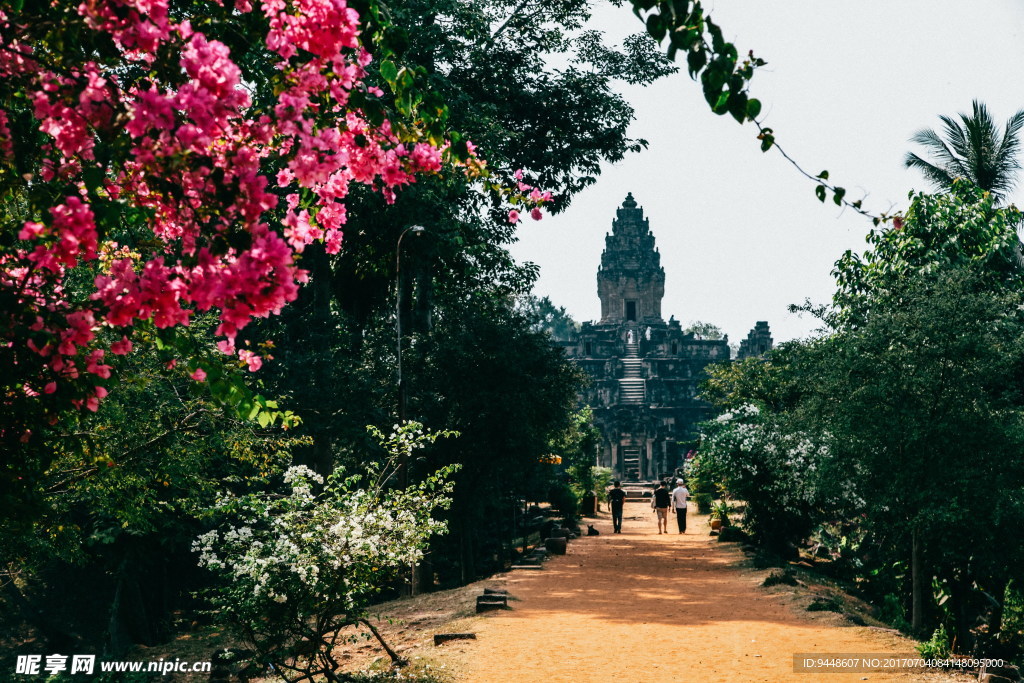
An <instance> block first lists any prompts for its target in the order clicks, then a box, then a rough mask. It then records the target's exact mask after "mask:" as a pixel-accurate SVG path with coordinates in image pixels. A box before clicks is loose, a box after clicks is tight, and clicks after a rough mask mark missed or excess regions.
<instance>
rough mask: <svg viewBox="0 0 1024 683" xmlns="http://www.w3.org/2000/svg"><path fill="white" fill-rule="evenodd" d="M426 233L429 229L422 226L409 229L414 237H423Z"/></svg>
mask: <svg viewBox="0 0 1024 683" xmlns="http://www.w3.org/2000/svg"><path fill="white" fill-rule="evenodd" d="M426 231H427V229H426V228H424V227H423V226H422V225H414V226H412V227H410V228H409V232H411V233H412V234H414V235H422V234H423V233H425V232H426Z"/></svg>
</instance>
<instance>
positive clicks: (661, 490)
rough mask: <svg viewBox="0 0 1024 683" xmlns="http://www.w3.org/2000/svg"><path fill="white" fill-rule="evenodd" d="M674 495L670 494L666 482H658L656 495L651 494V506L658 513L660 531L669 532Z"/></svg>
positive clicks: (661, 532) (662, 532)
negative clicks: (670, 510) (669, 518)
mask: <svg viewBox="0 0 1024 683" xmlns="http://www.w3.org/2000/svg"><path fill="white" fill-rule="evenodd" d="M671 498H672V496H670V495H669V492H668V489H667V488H665V482H663V481H662V482H658V488H656V489H655V490H654V495H653V496H651V508H652V509H653V510H654V512H655V513H656V514H657V515H658V533H659V534H667V533H668V508H669V506H670V505H671Z"/></svg>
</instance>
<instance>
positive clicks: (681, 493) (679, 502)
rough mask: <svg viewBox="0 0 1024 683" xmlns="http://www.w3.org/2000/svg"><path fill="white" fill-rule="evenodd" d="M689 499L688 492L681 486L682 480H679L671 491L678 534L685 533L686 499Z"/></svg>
mask: <svg viewBox="0 0 1024 683" xmlns="http://www.w3.org/2000/svg"><path fill="white" fill-rule="evenodd" d="M689 497H690V492H689V491H687V490H686V487H685V486H683V480H682V479H680V480H679V481H678V482H677V483H676V487H675V488H674V489H672V509H673V510H675V511H676V523H677V524H678V525H679V533H681V534H685V533H686V499H687V498H689Z"/></svg>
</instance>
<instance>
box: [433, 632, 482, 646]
mask: <svg viewBox="0 0 1024 683" xmlns="http://www.w3.org/2000/svg"><path fill="white" fill-rule="evenodd" d="M450 640H476V634H475V633H435V634H434V645H435V646H437V645H441V644H442V643H447V642H448V641H450Z"/></svg>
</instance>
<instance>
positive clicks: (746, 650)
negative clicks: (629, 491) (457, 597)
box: [424, 503, 970, 683]
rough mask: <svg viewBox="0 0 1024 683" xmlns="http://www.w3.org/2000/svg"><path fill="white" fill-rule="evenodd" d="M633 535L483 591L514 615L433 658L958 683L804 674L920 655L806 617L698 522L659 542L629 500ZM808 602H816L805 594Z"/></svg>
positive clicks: (614, 673) (547, 672)
mask: <svg viewBox="0 0 1024 683" xmlns="http://www.w3.org/2000/svg"><path fill="white" fill-rule="evenodd" d="M625 516H626V520H625V524H624V527H623V533H622V534H612V533H611V524H610V523H609V518H608V517H607V516H603V517H599V518H598V521H597V523H596V524H595V527H596V528H597V529H599V530H600V532H601V535H600V536H596V537H587V538H580V539H577V540H575V541H572V542H571V543H570V545H569V552H568V554H567V555H566V556H562V557H555V558H553V559H552V560H550V561H548V562H547V563H546V564H545V567H544V569H543V570H542V571H522V570H520V571H513V572H511V573H508V574H505V575H502V576H503V577H504V578H503V579H497V578H496V580H492V581H487V582H481V583H480V584H477V589H476V590H477V592H478V593H479V592H480V590H481V588H482V586H485V585H489V586H494V587H503V588H506V589H507V590H508V591H509V593H510V595H511V596H513V598H514V600H512V601H511V602H510V605H511V609H509V610H505V611H501V612H492V613H489V614H487V615H484V616H481V617H473V618H469V619H464V620H462V621H457V622H455V623H452V624H448V626H449V627H450V628H451V630H453V631H462V630H464V631H472V632H475V633H476V634H477V640H475V641H457V642H452V643H448V644H446V645H444V646H442V647H438V648H431V649H430V652H429V655H427V654H426V652H424V654H425V655H426V656H427V657H429V659H430V660H432V661H433V662H434V663H435V664H439V665H443V667H444V669H446V670H447V671H448V672H450V673H451V674H454V676H455V680H457V681H460V682H466V683H518V682H520V681H522V682H524V683H525V682H527V681H531V682H532V681H543V682H545V683H556V682H562V681H564V682H572V683H588V682H590V681H607V680H616V679H620V680H629V681H637V682H644V681H651V682H660V681H702V682H713V681H730V682H732V681H770V682H772V683H776V682H784V681H800V682H801V683H811V682H812V681H819V680H823V681H830V682H835V683H840V682H845V681H864V680H870V681H914V680H923V681H933V682H934V681H943V680H948V681H953V680H960V681H964V680H970V679H968V678H967V677H965V676H959V677H954V676H951V675H944V674H934V673H932V674H925V673H920V672H914V673H906V672H904V673H879V672H869V673H828V674H826V673H823V672H819V671H815V672H811V673H796V672H794V655H795V654H797V653H818V654H820V655H826V654H833V655H837V654H838V653H863V654H872V655H877V656H880V657H885V656H889V657H892V656H903V657H915V656H916V653H915V651H914V648H913V643H912V642H911V641H909V640H906V639H904V638H901V637H899V636H897V635H893V634H892V633H890V632H886V631H882V630H879V629H872V628H869V627H860V626H853V625H851V624H850V622H849V621H847V620H846V619H845V618H844V617H842V616H841V615H838V614H834V613H829V612H813V613H811V612H807V611H806V610H805V609H804V606H805V605H804V603H806V602H809V599H804V600H803V601H802V602H801V600H800V598H799V592H796V593H795V592H794V590H793V589H792V588H790V587H788V586H778V587H774V588H771V589H765V588H762V587H761V582H762V580H763V579H764V577H765V576H766V575H767V574H768V572H767V571H760V572H759V571H754V570H751V569H749V568H746V567H745V565H746V564H747V563H745V562H744V556H743V554H742V552H740V551H739V550H738V549H737V548H736V547H735V544H725V543H723V544H719V543H716V542H715V541H716V539H714V538H712V537H709V536H708V535H707V532H708V527H707V523H706V518H703V517H696V516H695V515H691V517H690V522H689V525H688V526H689V528H688V530H687V533H686V534H684V535H679V534H678V531H677V530H676V525H675V520H674V519H673V518H670V519H669V525H670V526H669V529H670V531H669V533H668V534H667V535H659V534H658V533H657V529H656V524H655V521H654V516H653V514H652V513H651V511H650V509H649V508H648V507H647V505H646V504H642V503H628V504H627V506H626V513H625ZM805 597H806V596H805Z"/></svg>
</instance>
